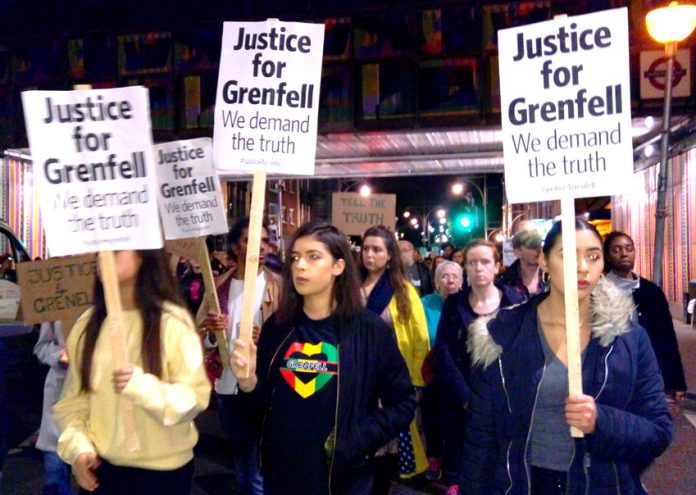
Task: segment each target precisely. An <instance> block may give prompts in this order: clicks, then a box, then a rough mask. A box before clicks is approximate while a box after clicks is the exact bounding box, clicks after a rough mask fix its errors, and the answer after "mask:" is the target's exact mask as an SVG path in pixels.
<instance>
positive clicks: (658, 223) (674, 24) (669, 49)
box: [645, 2, 696, 285]
mask: <svg viewBox="0 0 696 495" xmlns="http://www.w3.org/2000/svg"><path fill="white" fill-rule="evenodd" d="M645 23H646V25H647V27H648V33H650V36H651V37H652V38H653V39H654V40H655V41H657V42H659V43H664V45H665V57H666V58H667V71H666V74H665V99H664V108H663V113H662V135H661V139H660V170H659V172H658V178H657V205H656V207H655V250H654V251H655V252H654V256H653V282H654V283H656V284H658V285H661V284H662V258H663V255H664V247H665V218H666V217H667V209H666V205H667V185H668V183H669V168H668V167H667V153H668V149H667V148H668V147H669V129H670V125H669V124H670V122H669V121H670V106H671V104H672V78H673V76H674V57H675V56H676V54H677V44H678V43H679V42H680V41H682V40H684V39H685V38H686V37H687V36H689V35H690V34H691V32H692V31H693V30H694V27H695V26H696V6H694V5H679V3H678V2H670V4H669V6H667V7H663V8H659V9H655V10H652V11H650V12H648V15H647V16H646V17H645Z"/></svg>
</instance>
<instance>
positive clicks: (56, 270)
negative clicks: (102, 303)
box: [17, 254, 97, 323]
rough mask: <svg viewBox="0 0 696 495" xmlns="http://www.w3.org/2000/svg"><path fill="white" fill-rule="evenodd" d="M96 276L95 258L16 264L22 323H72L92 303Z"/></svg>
mask: <svg viewBox="0 0 696 495" xmlns="http://www.w3.org/2000/svg"><path fill="white" fill-rule="evenodd" d="M96 276H97V256H96V255H95V254H85V255H81V256H70V257H62V258H51V259H48V260H41V261H32V262H25V263H19V264H18V265H17V278H18V282H19V286H20V288H21V290H22V313H23V315H24V318H23V319H24V321H25V322H26V323H42V322H44V321H58V320H62V321H75V320H76V319H77V318H78V317H79V316H80V315H81V314H82V313H84V312H85V310H87V308H89V307H90V306H91V305H92V304H93V302H94V300H93V296H94V281H95V277H96Z"/></svg>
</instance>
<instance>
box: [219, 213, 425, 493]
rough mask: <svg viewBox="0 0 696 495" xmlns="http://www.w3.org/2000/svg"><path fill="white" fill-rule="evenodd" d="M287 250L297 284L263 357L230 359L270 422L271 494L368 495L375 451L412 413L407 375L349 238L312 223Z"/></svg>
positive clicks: (250, 347)
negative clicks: (369, 299) (366, 292)
mask: <svg viewBox="0 0 696 495" xmlns="http://www.w3.org/2000/svg"><path fill="white" fill-rule="evenodd" d="M289 245H290V249H289V256H288V257H287V260H286V262H285V264H284V266H283V278H284V279H285V280H288V281H289V280H292V283H286V284H284V285H283V290H282V293H281V298H280V305H279V309H278V311H277V312H276V313H275V314H274V315H273V316H271V318H270V319H269V320H268V321H267V322H266V323H265V324H264V327H263V331H262V332H261V337H260V340H259V345H258V350H257V348H256V346H254V344H253V343H249V344H246V343H244V342H243V341H241V340H237V341H235V343H234V352H233V354H232V357H231V359H230V365H231V367H232V370H233V373H234V374H235V376H236V377H237V379H238V382H239V386H240V389H241V390H242V392H243V395H244V396H246V397H247V399H248V400H249V401H251V402H252V403H254V404H256V407H257V408H258V415H257V416H258V417H261V418H263V422H262V425H261V428H260V430H261V449H260V450H261V459H260V462H261V472H262V474H263V479H264V493H265V495H278V494H283V495H327V494H329V493H331V494H334V495H368V494H369V493H370V492H371V490H372V473H373V466H372V460H373V454H374V453H375V452H376V451H377V449H378V448H379V447H381V446H382V445H384V444H386V443H387V442H388V441H389V440H391V439H393V438H394V437H395V436H396V435H397V434H398V433H399V432H400V431H404V430H405V429H407V428H408V425H409V423H410V422H411V420H412V419H413V416H414V414H415V408H416V401H415V392H414V389H413V387H412V385H411V380H410V377H409V373H408V369H407V368H406V364H405V362H404V360H403V358H402V357H401V354H400V353H399V349H398V347H397V344H396V340H395V338H394V336H393V334H392V332H391V331H390V330H389V328H388V327H387V326H386V324H385V323H384V322H383V321H382V320H381V319H380V318H379V317H378V316H377V315H373V314H371V313H369V312H367V311H366V310H364V309H363V307H362V303H361V299H360V293H359V287H360V282H359V278H358V274H357V270H356V267H355V263H354V261H353V258H352V256H351V251H350V247H349V245H348V242H347V241H346V237H345V235H343V234H342V233H341V232H340V231H338V229H336V228H335V227H333V226H332V225H329V224H328V223H325V222H321V221H319V222H310V223H308V224H305V225H303V226H302V227H300V228H299V229H298V230H297V232H296V233H295V235H294V236H293V238H292V239H291V241H290V244H289ZM247 352H248V354H249V357H248V358H247V357H246V353H247ZM247 370H248V374H247V373H246V371H247Z"/></svg>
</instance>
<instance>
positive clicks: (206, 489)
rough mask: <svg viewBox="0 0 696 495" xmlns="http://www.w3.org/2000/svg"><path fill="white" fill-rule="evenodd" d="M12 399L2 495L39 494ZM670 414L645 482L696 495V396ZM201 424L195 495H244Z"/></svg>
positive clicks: (685, 351) (23, 420)
mask: <svg viewBox="0 0 696 495" xmlns="http://www.w3.org/2000/svg"><path fill="white" fill-rule="evenodd" d="M675 327H676V330H677V338H678V340H679V346H680V351H681V355H682V362H683V363H684V367H685V372H686V375H687V383H688V384H690V385H691V391H692V392H696V328H694V329H692V328H690V327H689V326H688V325H685V324H683V323H682V322H680V321H677V320H675ZM17 379H21V377H17ZM20 392H21V393H20ZM10 394H11V397H10V401H11V404H12V406H11V407H12V428H11V432H10V445H11V446H12V449H11V450H10V452H9V454H8V457H7V459H6V461H5V466H4V470H3V473H2V479H1V480H0V495H39V494H40V493H41V486H42V478H43V468H42V463H41V455H40V452H38V451H37V450H36V449H34V447H33V443H32V438H33V435H34V432H35V431H36V429H37V428H38V425H39V422H40V417H41V400H40V397H37V394H36V393H26V389H22V388H17V387H10ZM670 409H671V412H672V415H673V417H674V424H675V435H674V440H673V442H672V444H671V445H670V447H669V448H668V449H667V451H666V452H665V453H664V454H663V455H662V456H661V457H660V458H658V459H657V460H656V461H655V463H653V465H652V466H651V467H650V468H649V469H648V470H647V472H646V473H645V474H644V476H643V482H644V484H645V486H646V488H647V489H648V491H649V493H651V494H652V495H691V494H694V493H696V488H695V487H696V469H694V466H696V394H688V396H687V399H686V400H685V401H684V402H683V403H681V404H679V405H675V404H672V405H670ZM197 424H198V427H199V431H200V434H201V435H200V441H199V443H198V445H197V446H196V450H195V456H196V457H195V465H196V470H195V474H194V487H193V490H192V492H191V493H192V495H236V494H238V493H239V491H238V490H237V487H236V486H235V483H234V480H233V476H232V475H233V472H232V469H231V465H230V462H229V459H230V457H231V456H230V450H229V446H228V445H227V443H226V442H225V440H224V438H223V432H222V429H221V428H220V425H219V423H218V420H217V411H215V410H213V409H209V410H208V411H205V412H204V413H203V414H201V415H200V416H199V418H197ZM445 488H446V487H445V486H443V485H441V484H433V483H428V482H426V481H425V480H423V479H419V480H415V481H411V482H409V484H398V485H394V486H393V487H392V490H391V495H424V494H427V495H436V494H443V493H444V491H445Z"/></svg>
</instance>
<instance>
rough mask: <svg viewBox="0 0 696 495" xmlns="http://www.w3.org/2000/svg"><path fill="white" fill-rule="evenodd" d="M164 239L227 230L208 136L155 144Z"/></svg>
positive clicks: (221, 232) (225, 216)
mask: <svg viewBox="0 0 696 495" xmlns="http://www.w3.org/2000/svg"><path fill="white" fill-rule="evenodd" d="M155 160H156V163H157V177H158V178H159V194H158V198H159V206H160V216H161V218H162V227H163V228H164V238H165V239H184V238H190V237H200V236H206V235H211V234H225V233H227V215H226V214H225V205H224V204H223V201H222V194H221V191H220V179H219V178H218V176H217V172H216V171H215V168H214V167H213V156H212V141H211V140H210V138H199V139H189V140H186V141H172V142H169V143H161V144H158V145H155Z"/></svg>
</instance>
